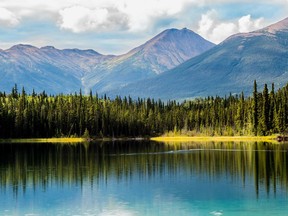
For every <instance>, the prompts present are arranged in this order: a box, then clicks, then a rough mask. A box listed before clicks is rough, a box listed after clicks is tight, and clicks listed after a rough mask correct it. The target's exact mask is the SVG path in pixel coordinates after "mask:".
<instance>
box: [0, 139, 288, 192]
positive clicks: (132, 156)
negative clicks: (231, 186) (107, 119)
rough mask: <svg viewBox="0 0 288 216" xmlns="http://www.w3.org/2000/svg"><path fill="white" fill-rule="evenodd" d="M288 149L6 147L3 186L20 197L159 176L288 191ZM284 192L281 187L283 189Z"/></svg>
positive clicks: (0, 166)
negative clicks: (250, 182)
mask: <svg viewBox="0 0 288 216" xmlns="http://www.w3.org/2000/svg"><path fill="white" fill-rule="evenodd" d="M287 150H288V145H284V144H283V145H280V144H279V145H276V144H271V143H233V142H230V143H177V144H176V143H175V144H164V143H155V142H149V141H141V142H138V141H137V142H136V141H129V142H127V141H126V142H124V141H123V142H103V143H82V144H49V143H47V144H43V143H41V144H36V143H30V144H0V157H1V158H0V162H1V163H0V187H1V190H2V191H5V190H6V188H11V187H12V188H13V191H14V193H15V195H17V194H18V193H19V192H20V191H21V192H23V193H25V190H26V187H27V185H32V186H33V188H34V190H37V189H39V188H41V189H44V190H45V189H47V188H49V186H50V185H52V184H57V185H60V186H61V185H69V184H71V185H79V186H82V185H83V182H84V181H89V182H90V183H91V186H92V185H93V184H94V183H95V182H96V183H97V181H99V180H101V181H103V180H104V181H105V180H106V181H107V180H108V179H109V178H111V177H113V178H116V179H118V180H119V181H120V180H123V179H124V180H125V181H130V180H133V179H134V178H139V179H148V180H149V179H153V178H154V177H155V176H157V177H159V176H160V177H161V176H163V175H177V174H178V173H179V172H181V173H185V174H186V175H192V176H193V175H203V176H207V178H209V179H212V180H213V179H214V180H217V178H219V177H221V176H226V177H227V178H229V179H230V180H231V181H241V182H242V184H243V186H245V182H246V180H247V179H248V178H249V179H250V178H253V179H254V185H255V192H256V194H258V193H259V190H260V189H262V190H265V191H266V193H267V194H269V193H271V191H273V193H276V191H277V187H280V188H281V190H282V189H283V190H284V189H285V190H287V185H288V182H287V170H288V169H287V164H288V161H287ZM278 189H279V188H278Z"/></svg>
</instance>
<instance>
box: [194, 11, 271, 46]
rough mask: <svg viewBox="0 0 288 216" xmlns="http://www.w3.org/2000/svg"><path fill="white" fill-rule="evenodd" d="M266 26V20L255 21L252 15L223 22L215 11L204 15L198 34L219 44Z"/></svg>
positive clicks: (199, 24)
mask: <svg viewBox="0 0 288 216" xmlns="http://www.w3.org/2000/svg"><path fill="white" fill-rule="evenodd" d="M264 26H265V23H264V18H262V17H260V18H258V19H255V20H253V19H252V18H251V15H250V14H248V15H246V16H242V17H240V18H239V19H238V20H230V21H222V20H220V19H219V18H218V16H217V12H216V11H215V10H210V11H208V12H207V13H205V14H202V16H201V19H200V21H199V22H198V30H197V32H198V33H199V34H200V35H202V36H203V37H204V38H206V39H208V40H210V41H212V42H214V43H216V44H218V43H220V42H222V41H223V40H225V39H226V38H227V37H229V36H231V35H233V34H236V33H240V32H241V33H242V32H250V31H254V30H257V29H260V28H262V27H264Z"/></svg>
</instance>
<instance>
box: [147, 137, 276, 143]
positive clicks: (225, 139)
mask: <svg viewBox="0 0 288 216" xmlns="http://www.w3.org/2000/svg"><path fill="white" fill-rule="evenodd" d="M151 140H153V141H158V142H193V141H194V142H235V141H239V142H240V141H241V142H274V141H275V142H277V141H276V136H194V137H188V136H174V137H165V136H162V137H153V138H151Z"/></svg>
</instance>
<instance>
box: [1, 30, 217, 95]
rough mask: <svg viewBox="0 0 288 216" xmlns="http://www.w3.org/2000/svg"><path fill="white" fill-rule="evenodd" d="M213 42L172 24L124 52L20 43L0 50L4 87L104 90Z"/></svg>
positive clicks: (151, 73) (148, 74)
mask: <svg viewBox="0 0 288 216" xmlns="http://www.w3.org/2000/svg"><path fill="white" fill-rule="evenodd" d="M213 46H214V44H212V43H211V42H209V41H206V40H205V39H203V38H202V37H201V36H199V35H197V34H196V33H194V32H192V31H191V30H188V29H182V30H178V29H168V30H165V31H163V32H162V33H160V34H159V35H157V36H155V37H154V38H152V39H151V40H149V41H147V42H146V43H145V44H143V45H141V46H139V47H137V48H135V49H133V50H131V51H130V52H128V53H126V54H124V55H120V56H113V55H109V56H106V55H102V54H100V53H98V52H96V51H94V50H91V49H88V50H79V49H64V50H59V49H56V48H55V47H53V46H46V47H42V48H37V47H34V46H32V45H26V44H18V45H15V46H12V47H11V48H10V49H7V50H0V77H1V78H0V86H1V87H0V91H10V90H11V88H12V87H13V86H14V84H15V83H16V84H17V85H18V86H19V87H21V86H25V88H26V89H27V90H28V91H30V92H31V91H32V89H34V90H36V91H43V90H45V91H46V92H48V93H50V94H57V93H74V92H75V91H79V90H80V89H82V90H83V91H84V92H86V93H88V92H89V91H90V89H92V90H93V91H94V92H95V91H97V92H99V93H103V92H105V91H107V90H112V89H115V88H118V87H121V86H125V85H127V84H129V83H132V82H136V81H139V80H142V79H146V78H149V77H154V76H157V75H158V74H161V73H162V72H164V71H166V70H169V69H171V68H174V67H175V66H177V65H179V64H180V63H182V62H184V61H186V60H187V59H190V58H191V57H194V56H196V55H199V54H201V53H203V52H205V51H206V50H208V49H210V48H212V47H213Z"/></svg>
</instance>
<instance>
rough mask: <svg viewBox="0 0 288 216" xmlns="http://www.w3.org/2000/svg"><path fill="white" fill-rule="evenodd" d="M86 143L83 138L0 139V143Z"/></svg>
mask: <svg viewBox="0 0 288 216" xmlns="http://www.w3.org/2000/svg"><path fill="white" fill-rule="evenodd" d="M85 141H87V140H86V139H85V138H28V139H1V140H0V142H1V143H78V142H85Z"/></svg>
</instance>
